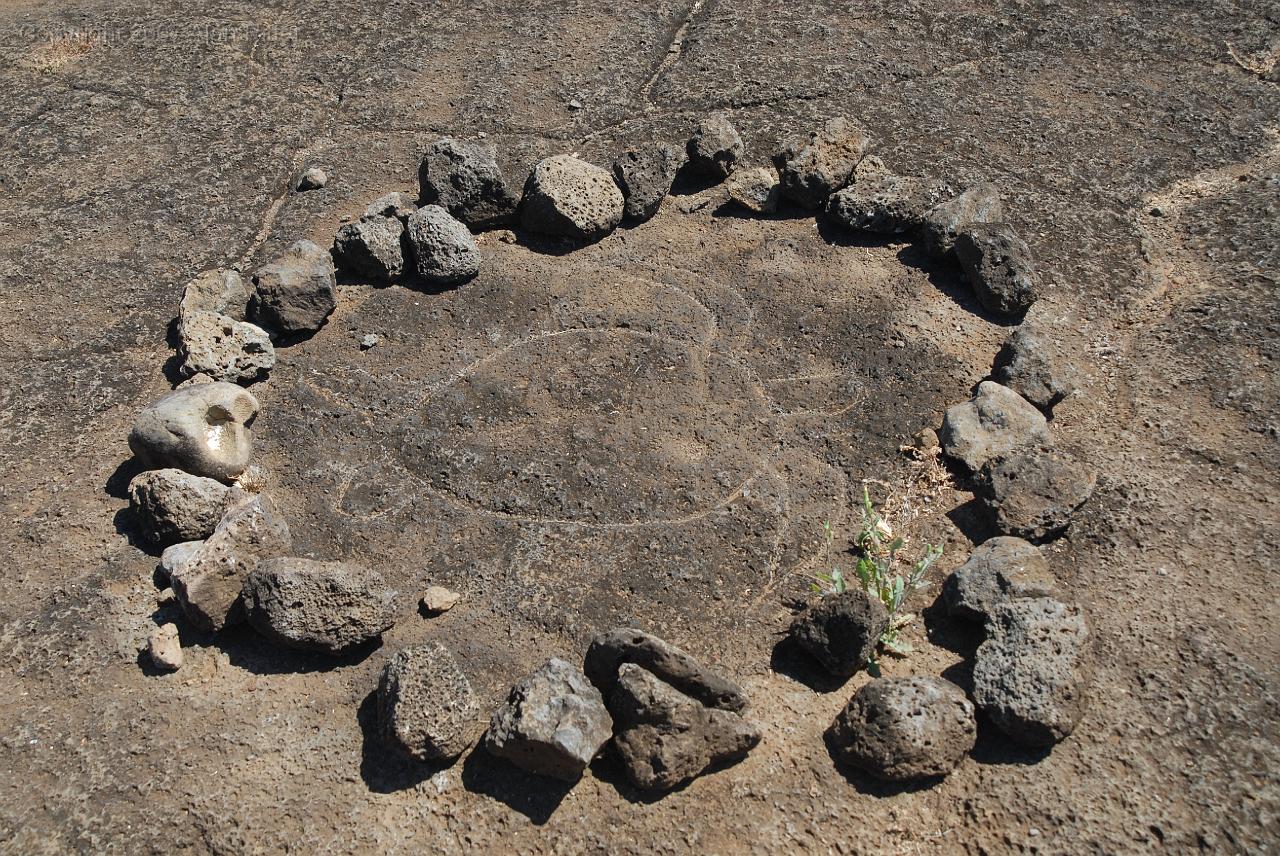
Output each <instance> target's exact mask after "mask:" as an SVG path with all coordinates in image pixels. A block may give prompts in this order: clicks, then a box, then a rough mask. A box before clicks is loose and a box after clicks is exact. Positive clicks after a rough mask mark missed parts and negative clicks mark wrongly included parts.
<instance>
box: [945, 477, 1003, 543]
mask: <svg viewBox="0 0 1280 856" xmlns="http://www.w3.org/2000/svg"><path fill="white" fill-rule="evenodd" d="M958 483H959V484H961V485H962V486H963V484H964V483H963V482H958ZM947 519H948V520H950V521H951V522H952V523H953V524H954V525H955V527H956V528H957V529H959V530H960V532H961V534H962V535H964V537H966V538H968V539H969V541H970V542H972V543H974V544H981V543H982V542H983V541H986V540H987V539H989V538H994V537H995V536H996V535H998V534H999V533H998V532H996V529H995V526H994V525H993V524H992V520H991V514H990V512H988V511H987V507H986V505H985V504H984V503H983V502H982V500H981V499H979V498H978V497H976V496H975V497H973V498H972V499H970V500H968V501H967V502H962V503H961V504H959V505H957V506H956V507H955V508H953V509H951V510H950V511H948V512H947Z"/></svg>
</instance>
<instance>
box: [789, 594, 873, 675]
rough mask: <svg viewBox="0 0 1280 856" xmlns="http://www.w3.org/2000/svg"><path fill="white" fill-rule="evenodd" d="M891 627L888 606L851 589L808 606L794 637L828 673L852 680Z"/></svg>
mask: <svg viewBox="0 0 1280 856" xmlns="http://www.w3.org/2000/svg"><path fill="white" fill-rule="evenodd" d="M888 627H889V613H888V612H886V611H885V608H884V604H882V603H881V602H880V601H879V600H878V599H876V598H874V597H872V596H871V595H869V594H867V593H866V592H865V591H863V590H862V589H849V590H847V591H844V592H841V593H840V594H829V595H826V596H825V597H823V598H822V599H821V600H818V601H816V602H814V603H812V604H810V605H809V606H807V607H806V608H805V609H804V611H802V612H801V613H800V614H799V615H797V616H796V617H795V619H794V620H793V621H792V622H791V629H790V636H791V639H792V641H793V642H795V644H797V645H798V646H800V647H801V648H802V649H804V650H805V651H807V652H809V654H811V655H812V656H813V658H814V659H815V660H817V661H818V662H819V663H821V664H822V667H823V668H824V669H826V670H827V671H828V672H830V673H831V674H833V675H837V676H839V677H848V676H850V675H852V674H854V673H855V672H857V671H858V670H859V669H861V668H862V667H863V666H865V665H866V664H867V661H868V660H870V659H871V657H872V656H873V655H874V654H875V652H876V645H877V643H878V642H879V641H880V635H881V634H882V633H884V631H885V630H886V629H887V628H888Z"/></svg>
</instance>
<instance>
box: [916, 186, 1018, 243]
mask: <svg viewBox="0 0 1280 856" xmlns="http://www.w3.org/2000/svg"><path fill="white" fill-rule="evenodd" d="M1002 220H1004V207H1003V206H1002V205H1001V204H1000V193H999V191H998V190H996V186H995V185H994V184H989V183H983V184H975V185H974V186H973V187H970V188H969V189H968V190H966V191H965V192H964V193H961V194H960V195H959V196H956V197H954V198H953V199H948V200H947V201H946V202H943V203H941V204H939V205H937V206H936V207H935V208H934V209H933V210H932V211H930V212H929V213H928V214H926V215H925V218H924V222H923V223H922V224H921V225H920V240H921V242H922V243H923V244H924V248H925V249H926V250H928V251H929V252H931V253H933V254H934V255H938V256H943V255H946V254H947V253H949V252H951V250H952V248H953V247H954V246H955V243H956V236H957V235H959V234H960V232H961V231H962V230H963V229H964V228H965V227H966V226H969V225H971V224H976V223H997V222H1000V221H1002Z"/></svg>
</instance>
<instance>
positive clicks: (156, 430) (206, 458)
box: [129, 382, 258, 481]
mask: <svg viewBox="0 0 1280 856" xmlns="http://www.w3.org/2000/svg"><path fill="white" fill-rule="evenodd" d="M257 415H258V399H256V398H254V397H253V395H251V394H250V393H248V392H246V391H245V390H243V389H241V388H240V387H238V386H236V385H235V384H232V383H220V382H213V383H202V384H195V385H192V386H184V387H182V388H181V389H175V390H174V391H173V392H170V393H168V394H167V395H164V396H162V397H160V398H159V399H157V400H156V401H155V402H153V403H152V404H149V405H148V406H147V407H145V408H143V410H142V412H140V413H139V414H138V417H137V419H136V420H134V423H133V428H132V429H131V430H130V431H129V448H130V450H132V451H133V454H134V455H135V456H136V457H137V458H138V460H139V462H141V463H142V465H143V466H145V467H148V468H150V469H158V468H161V467H176V468H177V469H180V470H185V471H186V472H189V473H191V474H192V475H197V476H206V477H208V478H214V479H218V480H220V481H230V480H232V479H234V478H235V477H236V476H238V475H240V474H241V473H242V472H244V469H245V467H247V466H249V459H250V457H251V456H252V454H253V434H252V431H251V430H250V426H251V425H252V424H253V420H254V419H255V418H256V417H257Z"/></svg>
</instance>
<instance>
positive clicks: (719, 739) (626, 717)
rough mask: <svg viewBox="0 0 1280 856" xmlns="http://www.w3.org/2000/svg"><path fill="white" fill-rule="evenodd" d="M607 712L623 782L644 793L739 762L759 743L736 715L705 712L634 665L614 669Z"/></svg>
mask: <svg viewBox="0 0 1280 856" xmlns="http://www.w3.org/2000/svg"><path fill="white" fill-rule="evenodd" d="M609 709H610V710H611V711H612V712H613V715H614V722H615V724H616V725H617V728H618V734H617V736H616V737H615V738H614V745H615V746H616V747H617V750H618V755H619V756H620V757H621V758H622V764H623V767H624V768H625V769H626V772H627V778H628V779H630V780H631V782H632V784H634V785H635V786H636V787H637V788H640V789H642V790H646V791H654V790H670V789H671V788H674V787H677V786H678V785H680V784H682V783H684V782H687V781H689V780H690V779H692V778H694V777H696V776H698V775H700V774H701V773H703V772H704V771H705V770H707V769H709V768H711V767H713V766H716V765H719V764H726V763H729V762H733V761H739V760H741V759H743V758H745V757H746V756H747V753H748V752H750V751H751V749H752V748H753V747H754V746H755V745H756V744H757V743H759V742H760V730H759V729H758V728H757V727H756V726H755V725H753V724H752V723H750V722H748V721H747V720H745V719H743V718H742V717H741V716H739V715H738V714H736V713H732V712H730V711H727V710H721V709H719V708H713V707H707V706H706V705H703V704H701V703H700V702H698V701H697V700H696V699H692V698H690V697H689V696H687V695H685V694H684V693H682V692H680V691H679V690H677V689H676V688H675V687H673V686H671V685H670V684H668V683H666V682H664V681H662V680H660V679H658V678H657V677H656V676H654V675H653V674H652V673H650V672H649V671H648V670H646V669H644V668H642V667H641V666H638V665H636V664H634V663H623V664H622V666H621V667H620V668H619V670H618V681H617V683H616V684H615V685H614V688H613V692H612V693H611V694H610V697H609Z"/></svg>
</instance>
